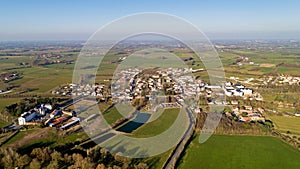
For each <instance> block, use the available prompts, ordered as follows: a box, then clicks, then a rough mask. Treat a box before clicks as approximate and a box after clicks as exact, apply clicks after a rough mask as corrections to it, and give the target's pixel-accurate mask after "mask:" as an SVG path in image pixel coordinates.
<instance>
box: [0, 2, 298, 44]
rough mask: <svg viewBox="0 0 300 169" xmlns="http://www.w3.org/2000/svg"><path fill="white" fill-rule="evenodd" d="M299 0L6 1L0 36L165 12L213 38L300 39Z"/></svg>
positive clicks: (66, 30)
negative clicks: (189, 23) (136, 14)
mask: <svg viewBox="0 0 300 169" xmlns="http://www.w3.org/2000/svg"><path fill="white" fill-rule="evenodd" d="M299 7H300V1H298V0H265V1H263V0H251V1H249V0H248V1H241V0H219V1H217V0H190V1H186V0H185V1H184V0H181V1H179V0H151V1H150V0H147V1H146V0H111V1H108V0H103V1H100V0H97V1H96V0H94V1H93V0H63V1H62V0H43V1H41V0H26V1H24V0H1V1H0V40H2V41H5V40H86V39H88V38H89V37H90V36H91V35H92V34H93V33H94V32H95V31H97V30H98V29H99V28H101V27H102V26H104V25H105V24H107V23H109V22H111V21H113V20H116V19H118V18H120V17H124V16H127V15H131V14H134V13H141V12H163V13H168V14H172V15H176V16H179V17H181V18H184V19H186V20H187V21H189V22H191V23H193V24H194V25H196V26H197V27H198V28H199V29H200V30H202V31H203V32H204V33H205V34H206V35H207V36H208V37H209V38H211V39H300V10H299Z"/></svg>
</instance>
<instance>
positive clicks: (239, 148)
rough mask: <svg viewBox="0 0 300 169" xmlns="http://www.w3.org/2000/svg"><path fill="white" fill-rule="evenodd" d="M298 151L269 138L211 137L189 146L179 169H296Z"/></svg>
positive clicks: (299, 161) (196, 141)
mask: <svg viewBox="0 0 300 169" xmlns="http://www.w3.org/2000/svg"><path fill="white" fill-rule="evenodd" d="M299 159H300V151H298V150H297V149H295V148H294V147H292V146H290V145H288V144H286V143H284V142H283V141H281V140H279V139H278V138H275V137H270V136H225V135H213V136H212V137H211V138H210V139H209V140H208V141H207V142H205V143H203V144H199V143H198V136H197V137H195V138H194V139H193V140H192V142H191V144H190V145H189V146H188V148H187V150H186V153H185V154H184V157H183V159H182V161H180V164H179V167H178V168H180V169H192V168H197V169H202V168H203V169H220V168H222V169H254V168H255V169H266V168H272V169H298V168H300V160H299Z"/></svg>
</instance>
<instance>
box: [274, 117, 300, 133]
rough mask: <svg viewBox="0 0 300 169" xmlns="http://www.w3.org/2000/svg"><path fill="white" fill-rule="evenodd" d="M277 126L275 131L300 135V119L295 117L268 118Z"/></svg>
mask: <svg viewBox="0 0 300 169" xmlns="http://www.w3.org/2000/svg"><path fill="white" fill-rule="evenodd" d="M268 117H269V118H270V119H271V120H272V121H273V123H274V124H275V129H277V130H279V131H282V132H287V131H289V132H292V133H297V134H300V118H299V117H293V116H277V115H270V116H268Z"/></svg>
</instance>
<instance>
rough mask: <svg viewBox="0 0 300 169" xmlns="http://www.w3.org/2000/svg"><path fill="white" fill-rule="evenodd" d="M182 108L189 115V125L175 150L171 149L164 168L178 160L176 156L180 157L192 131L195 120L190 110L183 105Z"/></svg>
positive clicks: (170, 168) (168, 168) (169, 168)
mask: <svg viewBox="0 0 300 169" xmlns="http://www.w3.org/2000/svg"><path fill="white" fill-rule="evenodd" d="M184 109H185V112H186V113H187V115H188V117H189V126H188V128H187V130H186V132H185V133H184V135H183V137H182V139H181V141H180V142H179V143H178V145H177V146H176V148H175V150H174V151H173V153H172V155H171V157H170V158H169V159H168V161H167V163H166V164H165V166H164V168H165V169H172V168H174V166H175V164H176V161H177V160H178V158H179V157H180V154H181V153H182V151H183V150H184V147H185V144H186V143H187V141H188V140H189V139H190V137H191V136H192V135H193V132H194V128H193V127H194V122H195V121H194V118H193V115H192V112H191V111H190V110H189V109H188V108H187V107H184Z"/></svg>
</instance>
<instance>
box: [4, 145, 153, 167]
mask: <svg viewBox="0 0 300 169" xmlns="http://www.w3.org/2000/svg"><path fill="white" fill-rule="evenodd" d="M0 157H1V161H0V168H15V167H19V168H24V167H29V168H31V169H40V168H47V169H58V168H68V169H79V168H82V169H93V168H96V169H106V168H107V169H121V168H122V169H123V168H124V169H126V168H134V169H148V168H149V167H148V165H147V164H146V163H143V162H140V160H132V159H130V158H127V157H122V156H119V155H114V154H111V153H109V152H108V151H107V150H105V149H102V148H100V147H96V148H94V149H91V150H88V151H87V153H86V154H81V153H69V154H68V153H64V154H63V153H61V152H59V151H57V150H53V149H51V148H50V147H44V148H35V149H33V150H32V151H31V153H30V154H29V155H27V154H24V155H21V154H19V153H18V152H16V151H14V150H13V149H12V148H0Z"/></svg>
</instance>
